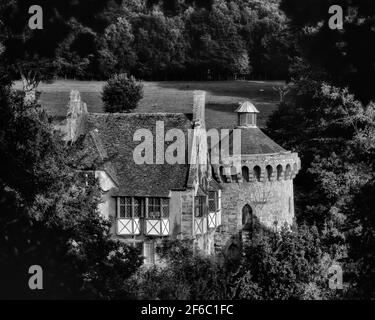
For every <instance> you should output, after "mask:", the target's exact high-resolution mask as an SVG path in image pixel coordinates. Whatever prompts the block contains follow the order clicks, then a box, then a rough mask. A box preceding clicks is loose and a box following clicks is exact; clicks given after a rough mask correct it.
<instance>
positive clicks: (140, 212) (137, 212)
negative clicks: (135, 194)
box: [134, 198, 145, 218]
mask: <svg viewBox="0 0 375 320" xmlns="http://www.w3.org/2000/svg"><path fill="white" fill-rule="evenodd" d="M144 212H145V199H144V198H134V218H139V217H143V216H144Z"/></svg>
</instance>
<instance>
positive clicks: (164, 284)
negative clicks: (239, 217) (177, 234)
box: [127, 241, 230, 300]
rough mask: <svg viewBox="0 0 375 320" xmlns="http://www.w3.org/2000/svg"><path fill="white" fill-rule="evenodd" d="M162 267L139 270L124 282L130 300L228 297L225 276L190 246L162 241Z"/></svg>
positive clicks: (212, 261)
mask: <svg viewBox="0 0 375 320" xmlns="http://www.w3.org/2000/svg"><path fill="white" fill-rule="evenodd" d="M159 254H160V257H161V259H162V262H163V264H160V265H157V266H152V267H145V268H144V269H141V270H140V271H139V272H138V273H137V274H136V275H135V276H134V277H133V278H132V281H129V282H128V283H127V285H128V286H130V287H131V288H132V290H129V291H132V293H133V297H136V298H138V299H162V300H175V299H182V300H201V299H203V300H212V299H216V300H217V299H225V298H228V297H229V296H230V295H229V292H228V291H227V289H228V288H227V287H226V279H227V277H228V275H227V274H226V273H225V271H224V269H223V268H222V267H221V266H220V265H218V264H217V263H215V261H214V260H213V259H211V258H210V257H206V256H203V255H201V254H199V253H198V252H193V251H192V243H191V242H190V241H188V242H181V241H174V242H173V241H172V242H170V241H168V242H165V243H164V245H163V246H162V248H161V250H160V251H159Z"/></svg>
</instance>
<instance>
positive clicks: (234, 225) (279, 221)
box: [215, 179, 294, 251]
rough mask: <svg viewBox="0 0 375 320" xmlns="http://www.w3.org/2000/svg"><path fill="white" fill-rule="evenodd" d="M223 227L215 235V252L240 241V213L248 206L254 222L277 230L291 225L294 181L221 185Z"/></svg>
mask: <svg viewBox="0 0 375 320" xmlns="http://www.w3.org/2000/svg"><path fill="white" fill-rule="evenodd" d="M222 186H223V191H222V197H221V201H222V202H221V205H222V225H221V227H219V228H218V230H217V231H216V234H215V246H216V250H217V251H220V250H222V249H223V250H224V251H225V249H226V248H227V247H228V245H230V243H232V242H235V243H238V242H239V241H240V239H239V237H240V232H241V231H242V228H243V226H242V209H243V208H244V206H246V205H249V206H250V207H251V209H252V214H253V217H254V219H255V221H256V222H259V223H260V224H261V225H262V226H265V227H267V228H271V229H275V230H276V229H280V228H281V227H282V226H283V225H284V224H285V223H286V224H288V225H291V224H292V223H293V221H294V194H293V180H292V179H287V180H280V181H266V182H251V183H227V184H222Z"/></svg>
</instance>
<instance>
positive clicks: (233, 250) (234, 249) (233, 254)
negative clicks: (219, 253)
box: [227, 243, 241, 262]
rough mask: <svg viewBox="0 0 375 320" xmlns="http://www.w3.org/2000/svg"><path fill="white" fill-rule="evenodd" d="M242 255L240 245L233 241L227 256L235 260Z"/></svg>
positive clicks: (230, 259)
mask: <svg viewBox="0 0 375 320" xmlns="http://www.w3.org/2000/svg"><path fill="white" fill-rule="evenodd" d="M240 257H241V252H240V249H239V248H238V246H237V245H236V244H234V243H231V244H230V246H229V247H228V250H227V258H228V260H229V261H231V262H233V261H236V260H238V259H240Z"/></svg>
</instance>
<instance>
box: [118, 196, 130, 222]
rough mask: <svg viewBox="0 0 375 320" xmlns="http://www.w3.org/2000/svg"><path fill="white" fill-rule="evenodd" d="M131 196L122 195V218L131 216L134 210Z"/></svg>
mask: <svg viewBox="0 0 375 320" xmlns="http://www.w3.org/2000/svg"><path fill="white" fill-rule="evenodd" d="M131 209H132V208H131V198H129V197H120V203H119V211H120V212H119V217H120V218H131V216H132V210H131Z"/></svg>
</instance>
